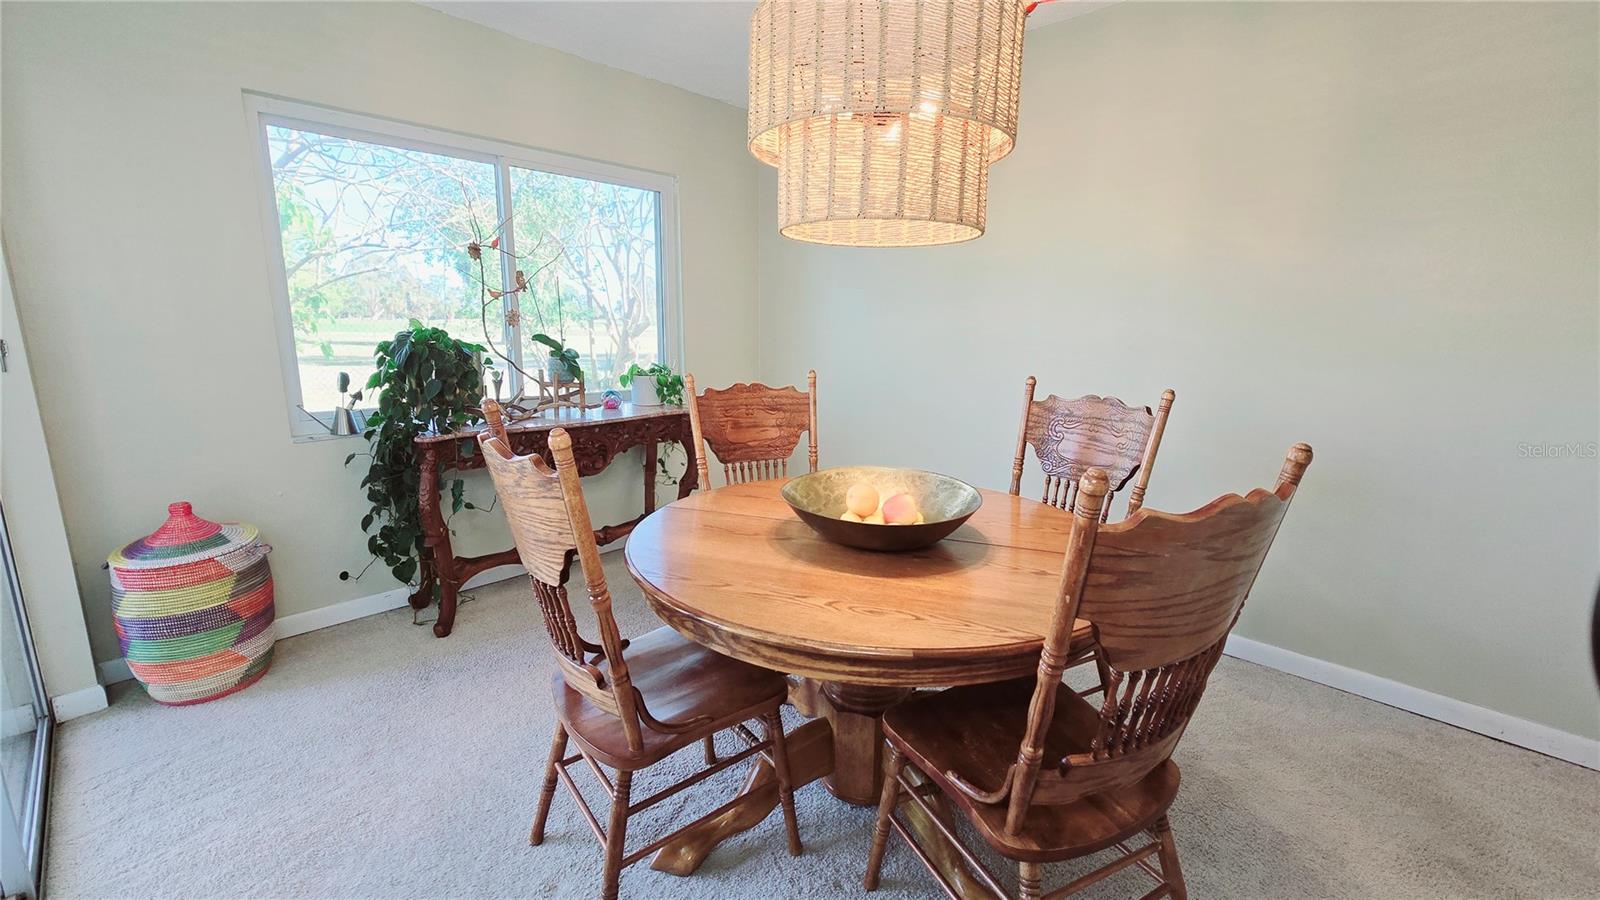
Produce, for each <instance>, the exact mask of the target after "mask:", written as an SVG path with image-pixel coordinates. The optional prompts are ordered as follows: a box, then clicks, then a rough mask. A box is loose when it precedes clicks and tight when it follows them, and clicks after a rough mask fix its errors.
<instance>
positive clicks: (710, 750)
mask: <svg viewBox="0 0 1600 900" xmlns="http://www.w3.org/2000/svg"><path fill="white" fill-rule="evenodd" d="M712 737H713V735H709V734H708V735H706V739H705V741H703V743H704V744H705V746H706V765H708V766H714V765H716V764H717V743H716V741H714V740H712Z"/></svg>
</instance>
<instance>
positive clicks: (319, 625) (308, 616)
mask: <svg viewBox="0 0 1600 900" xmlns="http://www.w3.org/2000/svg"><path fill="white" fill-rule="evenodd" d="M621 546H622V543H616V544H612V545H611V546H610V547H607V548H605V549H604V550H602V551H600V552H602V553H609V552H611V551H612V550H615V549H617V548H620V547H621ZM525 574H527V570H526V569H524V568H522V566H521V565H520V564H512V565H505V566H495V567H494V568H492V569H489V570H488V571H485V572H480V573H478V574H477V575H474V576H473V577H471V578H469V579H467V583H466V584H464V585H462V586H461V589H462V590H464V591H470V590H472V589H473V588H477V587H483V586H484V585H486V584H493V583H495V582H497V581H505V580H506V579H508V578H515V577H516V576H518V575H525ZM410 596H411V588H409V587H397V588H395V589H393V590H388V591H384V592H382V593H379V594H368V595H367V596H365V597H356V598H354V599H352V600H345V601H343V602H340V603H333V604H330V605H328V606H322V607H318V608H316V609H309V610H306V611H305V612H301V613H294V614H292V615H287V616H279V617H278V620H277V622H276V623H275V625H276V629H277V633H278V637H279V638H286V637H294V636H295V635H297V634H305V633H306V632H308V631H317V630H319V629H323V628H328V627H330V626H333V625H342V624H344V623H345V622H354V621H355V620H356V619H362V618H365V617H367V616H373V615H377V614H378V613H381V612H388V611H389V610H391V609H399V608H400V607H402V606H405V605H406V600H407V598H409V597H410ZM99 669H100V683H101V684H116V683H118V682H121V681H129V680H131V679H132V678H133V673H132V672H130V671H128V661H127V660H125V659H108V660H106V661H105V662H103V663H100V664H99ZM104 706H105V703H104V702H102V703H101V708H104ZM90 712H93V710H90Z"/></svg>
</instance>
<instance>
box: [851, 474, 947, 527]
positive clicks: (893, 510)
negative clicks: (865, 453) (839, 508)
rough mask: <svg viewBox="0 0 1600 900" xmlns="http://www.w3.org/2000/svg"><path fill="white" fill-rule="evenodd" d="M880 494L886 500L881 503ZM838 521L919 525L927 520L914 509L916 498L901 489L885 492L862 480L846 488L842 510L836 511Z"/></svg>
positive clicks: (919, 511)
mask: <svg viewBox="0 0 1600 900" xmlns="http://www.w3.org/2000/svg"><path fill="white" fill-rule="evenodd" d="M879 497H886V498H887V499H885V500H884V501H883V503H882V504H881V505H880V504H879V503H878V498H879ZM839 520H840V521H842V522H865V523H867V524H868V525H921V524H923V523H924V522H926V521H927V519H926V518H925V517H924V516H923V515H922V510H920V509H918V508H917V500H916V498H915V497H913V496H911V495H910V494H908V493H905V492H904V491H902V492H900V493H898V494H884V493H883V492H880V491H879V490H878V489H877V488H875V487H873V486H872V485H870V484H867V483H866V482H865V481H858V482H856V483H855V484H852V485H850V489H849V490H847V491H845V495H844V512H842V513H840V514H839Z"/></svg>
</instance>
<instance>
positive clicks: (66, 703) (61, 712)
mask: <svg viewBox="0 0 1600 900" xmlns="http://www.w3.org/2000/svg"><path fill="white" fill-rule="evenodd" d="M50 706H51V707H52V708H53V709H54V710H55V711H56V721H57V722H67V721H71V720H72V719H76V718H78V717H79V716H87V715H88V714H90V713H94V712H99V711H100V710H102V709H105V708H106V689H105V688H103V687H101V686H100V685H98V684H96V685H91V686H89V687H86V688H84V689H83V690H81V691H73V692H72V693H70V694H62V695H61V696H59V697H53V698H51V700H50Z"/></svg>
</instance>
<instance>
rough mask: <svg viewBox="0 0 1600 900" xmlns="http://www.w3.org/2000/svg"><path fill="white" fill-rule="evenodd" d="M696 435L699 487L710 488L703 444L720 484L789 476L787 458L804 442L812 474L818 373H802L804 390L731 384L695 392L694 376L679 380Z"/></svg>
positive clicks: (762, 385) (709, 476)
mask: <svg viewBox="0 0 1600 900" xmlns="http://www.w3.org/2000/svg"><path fill="white" fill-rule="evenodd" d="M683 383H684V389H685V391H686V393H687V394H688V395H689V422H690V427H691V428H693V430H694V442H695V450H696V453H697V459H696V462H695V465H696V467H697V471H698V473H699V476H700V486H701V487H702V488H709V487H711V468H710V460H709V457H708V456H707V454H706V447H707V445H709V446H710V448H711V450H713V451H715V452H716V454H717V460H718V461H719V462H721V463H722V475H723V483H724V484H743V483H745V482H747V481H760V480H763V479H767V478H781V477H784V476H786V475H788V474H789V457H790V455H791V454H793V453H794V448H795V447H797V446H799V444H800V435H801V434H805V435H806V436H807V438H808V450H809V461H810V464H811V471H813V472H815V471H816V470H817V373H816V370H815V369H813V370H811V371H810V372H808V373H806V390H805V391H804V392H803V393H802V392H801V391H800V390H798V389H796V388H794V387H781V388H774V387H767V386H766V385H764V384H759V383H758V384H735V385H733V386H731V387H728V388H725V389H721V390H718V389H716V388H706V390H705V392H704V393H702V394H696V393H695V384H694V375H693V374H686V375H684V376H683Z"/></svg>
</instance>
